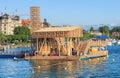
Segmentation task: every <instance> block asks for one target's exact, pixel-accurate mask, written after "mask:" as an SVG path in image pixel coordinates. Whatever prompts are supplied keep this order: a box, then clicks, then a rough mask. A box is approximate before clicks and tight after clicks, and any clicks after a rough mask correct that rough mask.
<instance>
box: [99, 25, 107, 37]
mask: <svg viewBox="0 0 120 78" xmlns="http://www.w3.org/2000/svg"><path fill="white" fill-rule="evenodd" d="M99 31H100V32H101V33H102V34H103V35H106V36H109V27H108V26H102V27H99Z"/></svg>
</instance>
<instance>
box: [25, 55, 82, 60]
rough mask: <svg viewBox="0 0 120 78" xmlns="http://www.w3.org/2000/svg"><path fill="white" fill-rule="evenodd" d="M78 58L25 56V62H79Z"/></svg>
mask: <svg viewBox="0 0 120 78" xmlns="http://www.w3.org/2000/svg"><path fill="white" fill-rule="evenodd" d="M79 58H80V56H27V57H25V60H68V61H75V60H79Z"/></svg>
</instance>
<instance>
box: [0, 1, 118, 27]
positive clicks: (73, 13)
mask: <svg viewBox="0 0 120 78" xmlns="http://www.w3.org/2000/svg"><path fill="white" fill-rule="evenodd" d="M30 6H40V8H41V15H40V16H41V21H43V19H44V18H47V20H48V22H49V23H50V24H52V25H64V24H69V25H76V26H77V25H88V24H120V0H0V12H4V9H5V7H6V8H7V13H9V14H13V12H14V14H15V9H16V8H17V9H18V13H17V14H19V15H23V14H27V15H30V9H29V8H30ZM21 18H26V19H27V18H29V16H21Z"/></svg>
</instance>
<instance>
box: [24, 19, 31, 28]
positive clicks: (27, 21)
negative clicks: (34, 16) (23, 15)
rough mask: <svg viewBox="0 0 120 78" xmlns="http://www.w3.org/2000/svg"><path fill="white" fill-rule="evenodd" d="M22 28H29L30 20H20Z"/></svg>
mask: <svg viewBox="0 0 120 78" xmlns="http://www.w3.org/2000/svg"><path fill="white" fill-rule="evenodd" d="M22 26H27V27H29V26H30V20H26V19H23V20H22Z"/></svg>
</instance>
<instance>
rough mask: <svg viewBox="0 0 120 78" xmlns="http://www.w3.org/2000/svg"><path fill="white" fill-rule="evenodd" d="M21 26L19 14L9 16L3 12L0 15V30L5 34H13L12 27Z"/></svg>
mask: <svg viewBox="0 0 120 78" xmlns="http://www.w3.org/2000/svg"><path fill="white" fill-rule="evenodd" d="M18 26H22V25H21V20H20V17H19V16H13V17H11V16H9V15H8V14H4V15H2V16H0V31H2V32H3V34H5V35H13V34H14V28H15V27H18Z"/></svg>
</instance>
